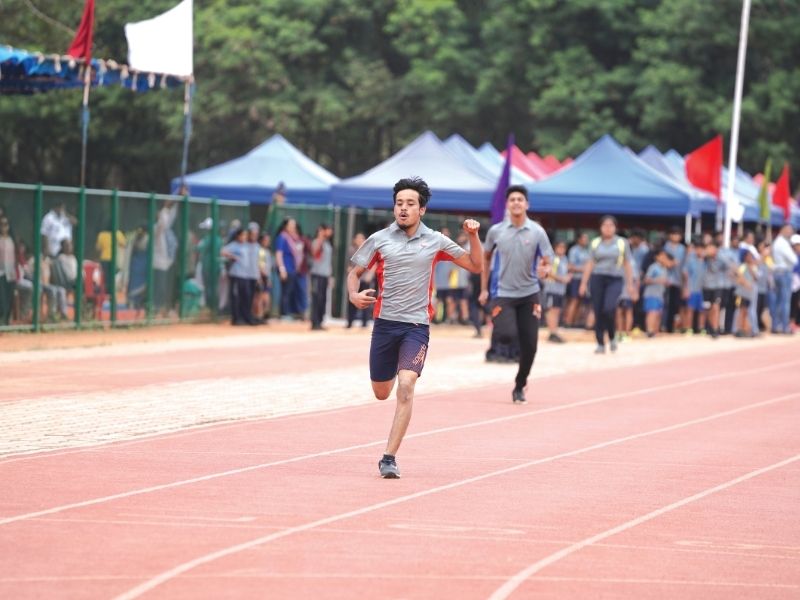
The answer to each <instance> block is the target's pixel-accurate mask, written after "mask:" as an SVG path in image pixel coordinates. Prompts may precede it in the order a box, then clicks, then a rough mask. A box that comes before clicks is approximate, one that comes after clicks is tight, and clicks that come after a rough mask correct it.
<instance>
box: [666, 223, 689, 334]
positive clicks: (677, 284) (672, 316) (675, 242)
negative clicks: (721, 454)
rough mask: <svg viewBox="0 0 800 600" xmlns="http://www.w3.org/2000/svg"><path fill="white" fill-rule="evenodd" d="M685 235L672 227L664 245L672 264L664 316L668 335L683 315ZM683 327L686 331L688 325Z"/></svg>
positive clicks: (678, 228)
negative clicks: (683, 238)
mask: <svg viewBox="0 0 800 600" xmlns="http://www.w3.org/2000/svg"><path fill="white" fill-rule="evenodd" d="M682 236H683V233H682V232H681V228H680V227H678V226H674V227H671V228H670V230H669V236H668V239H667V243H666V244H664V250H666V251H667V252H668V253H669V254H670V256H672V259H673V260H672V263H671V264H670V265H668V273H667V276H668V277H669V285H668V286H667V290H666V297H665V300H666V311H665V314H664V326H665V327H666V330H667V333H672V332H673V331H675V320H676V318H677V317H678V316H679V315H680V314H681V308H682V303H683V293H682V291H683V264H684V262H685V260H686V246H684V245H683V242H682V241H681V238H682ZM681 327H682V328H683V329H686V324H685V323H681Z"/></svg>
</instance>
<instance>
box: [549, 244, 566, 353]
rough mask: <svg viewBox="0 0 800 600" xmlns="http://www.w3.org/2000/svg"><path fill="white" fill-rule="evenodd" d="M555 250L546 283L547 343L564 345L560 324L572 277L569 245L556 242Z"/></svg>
mask: <svg viewBox="0 0 800 600" xmlns="http://www.w3.org/2000/svg"><path fill="white" fill-rule="evenodd" d="M554 250H555V253H556V255H555V256H554V257H553V265H552V267H551V268H550V272H549V273H548V274H547V279H545V281H544V294H545V296H544V297H545V305H544V308H545V310H546V311H547V312H546V314H545V320H546V321H547V330H548V331H549V332H550V335H549V336H548V337H547V341H548V342H553V343H556V344H563V343H564V338H562V337H561V336H560V335H558V323H559V320H560V318H561V309H562V307H563V306H564V296H565V295H566V292H567V284H568V283H569V281H570V279H572V277H571V276H570V274H569V260H568V259H567V243H566V242H564V241H559V242H556V245H555V248H554Z"/></svg>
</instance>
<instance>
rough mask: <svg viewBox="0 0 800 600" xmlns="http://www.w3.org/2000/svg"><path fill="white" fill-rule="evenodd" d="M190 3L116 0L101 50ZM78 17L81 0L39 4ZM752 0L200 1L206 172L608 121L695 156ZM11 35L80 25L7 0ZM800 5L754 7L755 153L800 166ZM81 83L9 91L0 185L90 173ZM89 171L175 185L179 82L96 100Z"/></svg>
mask: <svg viewBox="0 0 800 600" xmlns="http://www.w3.org/2000/svg"><path fill="white" fill-rule="evenodd" d="M175 1H176V0H140V1H138V2H131V1H130V0H103V2H99V3H98V7H97V27H96V35H95V49H94V54H95V56H100V57H111V58H115V59H117V60H120V61H124V59H125V56H126V45H125V39H124V34H123V26H124V23H125V22H128V21H136V20H141V19H144V18H148V17H151V16H153V15H156V14H158V13H160V12H163V11H164V10H166V9H168V8H169V7H171V6H172V5H174V4H175ZM32 2H33V4H34V5H35V6H36V7H38V8H39V9H40V10H41V11H42V12H43V13H45V14H46V15H47V16H48V17H51V18H52V19H54V20H56V21H58V22H60V23H63V24H64V25H65V26H66V29H74V28H76V27H77V24H78V22H79V20H80V15H81V11H82V8H83V2H82V1H79V0H72V1H71V2H67V3H64V2H56V0H32ZM740 11H741V2H740V0H719V1H715V2H697V1H696V0H570V1H569V2H564V1H561V0H402V1H400V0H372V1H371V2H363V0H259V1H257V2H253V1H252V0H207V1H206V2H202V3H196V4H195V71H196V78H197V94H196V97H195V104H194V137H193V140H192V146H191V154H190V165H189V166H190V170H195V169H199V168H203V167H207V166H210V165H212V164H216V163H218V162H222V161H225V160H229V159H231V158H233V157H235V156H238V155H240V154H241V153H243V152H246V151H247V150H249V149H251V148H252V147H254V146H256V145H257V144H259V143H261V142H262V141H263V140H264V139H266V138H267V137H269V136H270V135H272V134H273V133H276V132H280V133H282V134H284V135H286V136H287V137H288V138H289V139H290V140H291V141H292V142H293V143H295V144H296V145H297V146H299V147H300V148H301V149H302V150H303V151H305V152H307V153H308V154H309V155H310V156H311V157H312V158H314V159H315V160H317V161H319V162H320V163H322V164H323V165H325V166H327V167H328V168H330V169H332V170H333V171H335V172H336V173H338V174H340V175H343V176H348V175H352V174H355V173H358V172H361V171H363V170H365V169H367V168H369V167H371V166H372V165H374V164H375V163H377V162H378V161H379V160H381V159H383V158H385V157H386V156H388V155H389V154H391V153H393V152H395V151H396V150H398V149H399V148H400V147H402V146H403V145H404V144H405V143H407V142H408V141H409V140H411V139H412V138H414V137H415V136H416V135H418V134H419V133H420V132H421V131H423V130H425V129H433V130H434V131H435V132H436V133H438V134H439V135H442V136H446V135H449V134H450V133H453V132H459V133H461V134H462V135H464V136H465V137H466V138H467V139H468V140H470V141H471V142H473V143H475V144H480V143H482V142H484V141H486V140H488V141H491V142H493V143H494V144H495V145H496V146H501V145H502V144H503V143H504V141H505V138H506V135H507V134H508V133H509V132H511V131H513V132H514V133H515V134H516V137H517V140H518V142H519V143H520V145H521V146H523V147H525V148H533V149H535V150H537V151H539V152H541V153H545V154H550V153H552V154H555V155H556V156H559V157H562V158H563V157H564V156H567V155H575V154H577V153H579V152H581V151H582V150H584V149H585V148H586V147H587V146H588V145H589V144H591V143H592V142H593V141H595V140H596V139H597V138H598V137H600V136H601V135H602V134H604V133H606V132H610V133H612V134H613V135H614V136H616V137H617V138H618V139H619V140H620V141H621V142H623V143H625V144H628V145H630V146H631V147H633V148H635V149H639V148H641V147H643V146H644V145H646V144H648V143H653V144H655V145H656V146H658V147H659V148H661V149H662V150H666V149H667V148H675V149H676V150H678V151H680V152H687V151H690V150H692V149H693V148H695V147H697V146H698V145H700V144H701V143H703V142H704V141H706V140H707V139H708V138H710V137H711V136H712V135H714V134H715V133H717V132H720V133H723V135H725V136H726V139H727V136H728V134H729V130H730V117H731V104H732V96H733V83H734V74H735V64H736V49H737V43H738V33H739V17H740ZM0 23H2V24H3V27H2V33H0V42H2V43H7V44H10V45H13V46H17V47H21V48H27V49H30V50H41V51H46V52H63V51H64V50H65V49H66V47H67V46H68V45H69V42H70V40H71V34H70V33H69V31H67V30H65V28H64V27H60V26H58V25H57V24H54V23H53V22H52V21H50V20H46V19H43V18H41V17H40V16H36V15H35V14H34V13H33V12H32V11H31V9H30V7H29V5H28V3H26V2H24V1H23V0H0ZM797 31H800V0H754V3H753V9H752V15H751V30H750V37H749V48H748V62H747V72H746V78H745V96H744V102H743V109H742V131H741V136H740V142H741V145H740V153H739V162H740V164H742V166H743V167H745V168H746V169H749V170H751V171H757V170H760V169H761V168H762V167H763V165H764V162H765V160H766V159H767V158H768V157H769V158H771V159H772V160H773V161H774V162H775V164H778V165H780V164H782V163H783V162H784V161H790V162H791V163H792V164H793V165H794V166H795V172H797V170H798V168H800V105H798V103H797V101H796V99H797V98H798V97H800V68H798V67H797V66H796V65H797V58H796V57H797V56H800V36H798V35H797V33H796V32H797ZM80 101H81V95H80V92H79V91H66V92H58V93H50V94H46V95H41V96H35V97H0V122H2V123H3V127H2V128H0V179H3V180H10V181H25V182H35V181H43V182H45V183H57V184H75V183H76V182H77V177H78V161H79V154H80V128H79V110H80ZM91 109H92V120H91V126H90V141H89V157H90V164H89V173H88V178H89V184H90V185H92V186H102V187H110V186H116V187H120V188H125V189H140V190H151V189H154V190H164V189H165V188H166V187H167V185H168V181H169V180H170V178H171V177H173V176H175V175H176V174H177V172H178V170H179V161H180V152H181V140H182V90H168V91H158V92H154V93H147V94H133V93H130V92H127V91H125V90H122V89H98V90H93V91H92V96H91Z"/></svg>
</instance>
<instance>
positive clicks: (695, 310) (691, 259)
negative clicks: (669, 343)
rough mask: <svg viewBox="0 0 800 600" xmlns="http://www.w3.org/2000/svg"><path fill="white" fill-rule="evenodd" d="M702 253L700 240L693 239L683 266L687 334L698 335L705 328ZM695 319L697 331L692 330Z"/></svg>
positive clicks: (703, 251)
mask: <svg viewBox="0 0 800 600" xmlns="http://www.w3.org/2000/svg"><path fill="white" fill-rule="evenodd" d="M704 253H705V249H704V248H703V246H702V240H701V239H699V238H695V239H693V240H692V243H691V244H690V245H689V249H688V251H687V253H686V262H685V263H684V265H683V286H684V287H683V297H684V298H685V299H686V323H685V325H686V331H687V333H689V334H692V333H695V332H697V333H699V332H701V331H703V328H704V326H705V313H704V312H703V273H704V262H703V256H704ZM695 317H697V329H695V328H694V321H695Z"/></svg>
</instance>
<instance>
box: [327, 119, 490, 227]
mask: <svg viewBox="0 0 800 600" xmlns="http://www.w3.org/2000/svg"><path fill="white" fill-rule="evenodd" d="M414 175H417V176H419V177H422V178H423V179H424V180H425V181H426V182H427V183H428V185H430V187H431V191H432V192H433V194H432V197H431V201H430V205H429V206H430V207H431V209H433V210H450V211H464V212H488V211H489V206H490V204H491V201H492V194H493V193H494V188H495V186H496V185H497V181H496V180H495V179H493V178H492V177H491V176H490V175H489V174H488V173H486V172H476V171H473V170H472V169H470V168H469V167H468V166H467V165H465V164H464V163H463V162H462V161H461V160H460V159H459V158H458V157H457V156H455V155H454V154H453V153H452V152H451V151H450V150H448V149H447V148H445V146H444V144H442V142H441V140H439V138H438V137H436V135H434V134H433V133H432V132H430V131H427V132H425V133H423V134H422V135H421V136H419V137H418V138H417V139H416V140H414V141H413V142H411V143H410V144H409V145H408V146H406V147H405V148H403V149H402V150H400V151H399V152H398V153H397V154H395V155H393V156H391V157H390V158H388V159H386V160H385V161H383V162H382V163H380V164H379V165H377V166H375V167H373V168H372V169H370V170H369V171H366V172H365V173H363V174H361V175H358V176H356V177H350V178H349V179H343V180H342V181H340V182H339V183H337V184H336V185H334V186H333V190H332V192H331V196H332V199H333V203H334V204H336V205H339V206H358V207H361V208H389V207H391V205H392V188H393V187H394V184H395V182H396V181H398V180H399V179H402V178H403V177H410V176H414Z"/></svg>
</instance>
